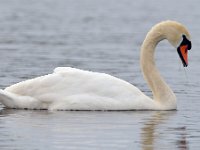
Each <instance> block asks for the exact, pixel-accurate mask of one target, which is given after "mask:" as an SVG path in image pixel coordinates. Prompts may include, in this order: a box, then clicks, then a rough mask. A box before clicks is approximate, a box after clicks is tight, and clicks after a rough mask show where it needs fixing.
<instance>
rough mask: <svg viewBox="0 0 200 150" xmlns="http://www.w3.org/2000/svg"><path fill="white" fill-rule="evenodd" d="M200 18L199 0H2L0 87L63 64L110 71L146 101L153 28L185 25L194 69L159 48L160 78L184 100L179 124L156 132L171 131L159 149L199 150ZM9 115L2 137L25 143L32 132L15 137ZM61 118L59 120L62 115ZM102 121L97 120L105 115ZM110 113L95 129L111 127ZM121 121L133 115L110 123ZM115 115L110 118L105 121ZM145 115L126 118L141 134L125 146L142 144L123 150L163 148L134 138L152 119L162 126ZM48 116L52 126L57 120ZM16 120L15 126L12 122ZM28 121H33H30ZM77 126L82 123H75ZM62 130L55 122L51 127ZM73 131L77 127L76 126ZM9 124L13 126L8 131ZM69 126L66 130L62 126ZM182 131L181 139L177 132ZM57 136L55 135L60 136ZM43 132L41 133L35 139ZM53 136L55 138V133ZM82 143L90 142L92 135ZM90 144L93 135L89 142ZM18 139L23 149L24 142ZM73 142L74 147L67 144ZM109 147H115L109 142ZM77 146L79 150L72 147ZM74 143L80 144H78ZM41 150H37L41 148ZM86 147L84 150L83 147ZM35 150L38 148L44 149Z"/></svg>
mask: <svg viewBox="0 0 200 150" xmlns="http://www.w3.org/2000/svg"><path fill="white" fill-rule="evenodd" d="M199 18H200V9H199V1H198V0H190V1H188V0H176V1H174V0H162V1H158V0H148V1H147V0H123V1H122V0H0V88H5V87H7V86H9V85H11V84H14V83H17V82H20V81H22V80H26V79H30V78H34V77H37V76H41V75H45V74H48V73H52V72H53V69H54V68H55V67H58V66H60V67H61V66H66V67H67V66H69V67H76V68H80V69H86V70H91V71H97V72H105V73H108V74H111V75H113V76H116V77H119V78H122V79H124V80H126V81H128V82H130V83H132V84H134V85H136V86H137V87H139V88H140V89H141V90H142V91H144V92H145V93H146V94H147V95H150V96H151V92H150V91H149V89H148V87H147V85H146V83H145V81H144V80H143V78H142V74H141V72H140V66H139V54H140V46H141V44H142V42H143V40H144V38H145V35H146V33H147V32H148V31H149V29H150V28H151V27H152V26H153V25H155V24H156V23H158V22H160V21H164V20H175V21H178V22H181V23H182V24H184V25H185V26H186V27H187V28H188V30H189V31H190V34H191V37H192V39H191V40H192V44H193V45H192V50H191V51H189V67H188V68H183V67H182V64H181V62H180V60H179V57H178V54H177V52H176V49H175V48H173V47H172V46H171V45H170V44H169V43H168V42H167V41H163V42H161V43H160V44H159V45H158V47H157V53H156V60H157V66H158V68H159V69H160V70H161V74H162V75H163V76H164V77H165V78H166V81H167V82H168V83H169V84H170V86H171V87H172V89H173V90H174V91H175V93H176V95H177V97H178V110H179V111H178V112H176V113H175V115H173V116H174V118H173V119H172V120H168V124H167V123H166V125H165V128H164V129H163V127H162V128H159V127H158V128H157V130H159V131H163V132H164V133H163V134H165V135H168V133H169V135H168V137H167V140H166V138H159V139H160V141H161V142H160V145H159V142H158V143H157V146H158V147H157V149H160V148H162V149H163V148H166V149H168V147H167V146H168V145H170V144H171V143H173V141H176V142H174V143H173V144H174V145H178V144H183V145H182V146H175V147H174V149H181V148H182V149H189V147H190V148H191V149H195V148H198V147H199V146H200V145H199V144H198V142H195V141H199V140H200V134H199V133H200V130H199V127H198V126H199V125H200V124H199V119H200V116H199V115H198V114H199V105H200V103H199V93H200V90H199V89H200V86H199V84H200V78H199V76H200V71H199V54H200V51H199V49H200V48H199V47H200V41H199V34H200V30H199V28H200V20H199ZM1 107H2V106H1ZM1 109H2V108H1ZM2 110H3V109H2ZM4 111H5V110H4ZM21 113H22V114H23V115H22V114H21ZM27 113H28V114H29V113H30V112H29V111H27V112H26V111H22V112H20V113H19V111H17V112H16V111H14V112H13V111H12V113H11V114H15V115H16V116H17V117H19V116H23V117H22V118H23V119H24V117H25V118H26V115H27ZM32 113H36V114H37V115H35V116H38V115H39V114H40V113H38V112H31V114H32ZM63 113H64V112H63ZM65 113H66V112H65ZM65 113H64V114H65ZM152 113H153V118H155V116H158V115H155V114H154V112H151V113H149V115H152ZM9 114H10V112H2V116H3V118H1V119H5V118H4V117H5V116H6V119H7V121H6V123H5V121H4V123H5V124H1V122H0V124H1V125H0V126H2V127H3V128H2V131H1V129H0V131H1V133H2V132H4V133H5V135H7V136H6V137H9V138H10V136H11V137H12V135H13V133H14V134H15V135H17V136H16V137H18V136H19V137H24V135H25V134H27V133H25V132H22V133H18V132H17V133H16V132H15V131H14V130H11V131H12V132H9V130H10V129H16V128H13V125H14V124H17V121H16V120H15V119H14V120H15V121H13V120H12V119H13V118H12V117H13V116H12V115H11V116H12V117H11V118H10V117H9V116H10V115H9ZM19 114H20V115H19ZM45 114H46V113H45ZM69 114H71V115H72V116H73V115H74V114H73V113H69ZM15 115H14V116H15ZM29 115H30V114H29ZM43 115H44V114H43ZM54 115H55V116H56V117H58V116H59V117H60V113H58V114H57V115H56V114H54ZM76 115H77V113H76ZM79 115H81V114H79ZM79 115H78V116H79ZM84 115H86V116H87V115H89V116H91V114H87V113H84ZM96 115H97V116H98V115H99V113H97V114H96ZM104 115H105V114H104ZM104 115H103V117H102V116H101V113H100V116H101V117H100V119H99V120H98V119H97V120H95V119H94V118H95V117H94V118H93V116H92V118H93V119H94V120H93V121H94V122H93V124H94V125H95V123H97V124H98V123H99V122H101V121H102V122H104V121H105V118H104ZM121 115H122V117H125V116H126V114H120V113H119V114H118V113H112V115H111V114H109V115H108V116H112V117H110V118H114V119H116V118H115V117H116V116H121ZM138 115H139V116H140V117H139V118H140V119H141V120H140V119H135V120H136V122H134V119H133V122H131V123H130V122H129V120H130V119H131V118H132V117H133V118H134V117H136V116H138ZM154 115H155V116H154ZM16 116H15V117H16ZM55 116H54V117H55ZM108 116H107V115H105V117H106V118H107V117H108ZM113 116H114V117H113ZM15 117H14V118H15ZM129 117H130V118H129ZM146 117H148V115H147V114H146V113H142V114H141V113H131V114H129V113H128V114H127V116H126V117H125V118H126V119H127V120H126V119H124V124H126V123H127V122H126V121H128V123H129V125H130V126H128V127H129V128H127V130H126V131H127V133H129V131H132V132H134V131H135V132H136V133H135V134H134V135H131V136H132V137H131V138H130V136H128V137H129V138H127V140H126V137H124V138H125V141H126V142H125V145H126V144H127V143H129V142H130V143H131V142H133V143H135V144H136V145H137V146H135V147H134V146H133V145H134V144H133V143H132V144H130V143H129V146H128V147H126V146H124V147H126V148H127V149H131V148H133V147H134V148H138V149H154V148H156V147H153V146H152V145H154V144H153V140H152V135H153V134H150V135H149V133H148V136H147V137H149V136H150V137H151V141H152V142H150V143H149V145H150V146H149V148H148V147H144V146H145V145H146V142H145V140H147V141H148V139H146V138H145V136H144V138H145V139H144V138H141V139H140V136H138V137H135V135H137V134H139V133H140V129H141V128H142V126H143V125H144V126H145V124H146V123H144V122H146V121H147V120H150V122H151V124H152V125H154V124H157V123H158V122H160V121H156V122H154V123H152V121H151V120H152V119H147V118H146ZM149 117H150V116H149ZM168 117H169V116H168ZM168 117H167V118H168ZM19 118H20V117H19ZM41 118H43V117H41ZM41 118H39V119H38V123H41V124H43V125H44V126H45V125H48V123H47V122H43V121H42V119H41ZM47 118H48V119H50V120H51V116H48V117H47ZM72 118H73V117H72ZM85 118H86V120H84V121H85V122H87V117H85ZM88 118H90V117H88ZM97 118H98V117H97ZM108 118H109V117H108ZM108 118H107V119H108ZM110 118H109V119H110ZM136 118H137V117H136ZM150 118H151V117H150ZM157 118H158V117H157ZM26 119H28V118H26ZM109 119H108V120H109ZM143 119H144V120H143ZM11 120H12V121H11ZM60 120H64V118H62V117H61V118H60ZM60 120H58V122H55V124H57V123H58V124H59V123H60V122H59V121H60ZM111 120H112V119H111ZM0 121H2V120H0ZM9 121H11V122H10V123H9ZM26 121H27V122H29V121H30V122H31V118H29V119H28V120H26ZM115 121H116V120H112V122H115ZM36 122H37V121H36ZM32 123H33V122H32ZM46 123H47V124H46ZM62 123H63V122H62ZM65 123H66V122H64V123H63V124H64V125H66V124H65ZM74 123H77V122H76V121H75V122H74ZM109 123H110V122H109ZM117 123H119V126H120V121H119V120H118V119H117V121H116V122H115V124H117ZM179 123H180V124H181V125H180V126H179V125H177V124H179ZM188 123H191V124H188ZM33 124H34V123H33ZM55 124H52V128H53V126H54V125H55ZM105 124H106V122H105ZM105 124H102V126H103V127H105V126H104V125H105ZM26 125H27V124H26ZM29 125H30V124H28V125H27V126H25V128H29ZM31 125H32V124H31ZM72 125H74V124H73V121H72ZM76 125H77V124H76ZM132 125H133V126H132ZM147 125H148V123H147ZM7 126H8V127H9V128H6V127H7ZM20 126H21V124H20ZM45 127H46V126H45ZM67 127H69V128H70V127H71V126H70V125H69V126H67ZM120 127H121V126H120ZM123 127H124V126H123ZM132 127H133V128H132ZM156 127H157V126H156ZM63 128H65V127H64V126H63ZM77 128H78V129H79V130H82V129H83V130H85V126H84V128H82V126H78V127H77ZM99 128H100V127H99ZM104 129H105V130H106V129H107V128H103V129H102V131H104ZM115 129H116V130H112V131H113V132H114V134H112V133H113V132H112V131H111V132H110V135H111V137H113V135H115V133H118V132H117V131H118V129H117V128H115ZM142 129H145V130H144V132H143V131H142V132H141V133H142V135H143V134H144V135H145V131H146V129H148V131H151V130H153V131H154V126H153V127H151V126H150V127H147V128H146V127H144V128H142ZM165 129H167V130H165ZM32 130H34V129H32ZM32 130H31V131H30V132H28V134H30V135H34V137H35V138H36V139H37V138H38V139H39V137H40V134H39V133H40V132H41V131H42V129H40V128H39V129H38V130H36V131H34V134H32V133H33V132H32ZM175 130H176V133H174V132H171V131H175ZM22 131H23V130H22ZM56 131H57V130H56ZM56 131H55V133H54V134H58V132H56ZM92 131H93V130H92ZM95 131H96V130H95V128H94V133H93V132H91V134H94V135H95V134H96V133H95ZM165 131H166V132H165ZM182 131H183V133H182ZM37 132H38V135H37V134H36V135H35V133H37ZM44 132H45V131H44ZM46 132H48V130H47V131H46ZM177 132H178V133H179V132H181V134H180V135H179V136H177V135H178V134H177ZM80 133H81V132H80ZM99 134H100V133H99ZM122 134H123V133H121V132H120V133H119V136H120V135H122ZM47 135H48V134H47ZM117 135H118V134H117ZM66 136H67V135H66ZM74 136H75V137H74V139H76V135H74ZM77 136H78V135H77ZM104 136H105V135H104V132H102V134H101V136H100V137H101V138H103V137H104ZM108 137H109V135H108ZM142 137H143V136H142ZM179 137H181V138H179ZM4 138H5V137H3V136H2V137H1V135H0V143H1V139H4ZM64 138H65V137H64ZM68 138H70V137H68ZM82 138H85V136H83V137H82ZM86 138H88V137H87V136H86ZM101 138H100V139H101ZM11 139H12V138H11ZM22 139H23V138H22ZM130 139H132V140H130ZM186 139H187V140H186ZM12 140H13V141H15V142H16V143H17V138H14V139H12ZM12 140H11V141H12ZM55 140H56V139H55ZM81 140H82V139H81V138H80V137H79V142H81ZM107 140H108V139H107ZM110 140H111V141H110V142H111V143H112V142H113V143H114V144H116V147H115V146H114V148H113V147H112V146H111V147H109V146H105V147H104V148H110V149H112V148H113V149H120V148H124V147H123V143H121V144H122V147H120V146H119V145H118V146H117V143H118V142H119V141H120V139H115V138H114V139H113V138H110ZM141 140H143V142H138V141H141ZM22 141H23V140H22ZM28 141H29V140H28ZM30 141H31V139H30ZM30 141H29V142H30ZM91 141H92V139H91ZM102 141H103V139H101V142H98V138H97V139H95V141H92V142H94V143H96V145H95V144H94V143H93V144H94V145H95V146H94V147H95V148H98V146H99V145H100V144H102V143H103V142H102ZM166 141H167V144H166V145H165V144H164V145H165V146H166V147H165V146H164V145H163V143H165V142H166ZM37 142H38V141H36V143H37ZM16 143H15V144H16ZM49 143H51V141H48V140H47V142H46V145H48V144H49ZM58 143H59V142H58ZM138 143H140V144H141V145H143V146H141V145H140V144H138ZM147 143H148V142H147ZM18 144H19V143H18ZM29 144H31V142H30V143H29ZM66 144H69V143H67V142H66ZM107 144H108V145H109V143H107ZM173 144H172V145H173ZM184 144H185V145H186V146H185V145H184ZM187 144H188V145H187ZM0 145H1V144H0ZM9 145H10V143H9V140H8V143H7V146H4V149H9V148H10V149H12V147H9ZM19 145H20V144H19ZM22 145H23V144H22ZM41 145H42V146H44V147H45V143H41ZM41 145H40V146H41ZM64 145H65V144H64ZM71 145H73V143H72V144H71ZM74 145H77V146H78V144H77V143H76V142H75V143H74ZM86 145H87V144H86ZM88 145H90V144H88ZM88 145H87V146H88ZM1 146H2V145H1ZM40 146H39V147H38V149H40ZM87 146H86V147H84V146H82V148H83V149H84V148H86V149H87V148H88V147H87ZM159 146H161V147H159ZM162 146H164V147H162ZM94 147H93V148H94ZM23 148H24V149H26V148H27V147H23V146H22V147H20V146H19V149H23ZM29 148H30V147H29ZM33 148H34V147H33ZM75 148H77V147H75ZM79 148H81V146H80V147H79ZM35 149H37V146H36V148H35Z"/></svg>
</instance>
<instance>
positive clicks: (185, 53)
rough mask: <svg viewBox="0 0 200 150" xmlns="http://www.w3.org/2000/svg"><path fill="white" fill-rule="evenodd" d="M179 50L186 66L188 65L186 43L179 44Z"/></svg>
mask: <svg viewBox="0 0 200 150" xmlns="http://www.w3.org/2000/svg"><path fill="white" fill-rule="evenodd" d="M180 52H181V55H182V57H183V59H184V61H185V64H186V66H187V65H188V46H187V45H182V46H180Z"/></svg>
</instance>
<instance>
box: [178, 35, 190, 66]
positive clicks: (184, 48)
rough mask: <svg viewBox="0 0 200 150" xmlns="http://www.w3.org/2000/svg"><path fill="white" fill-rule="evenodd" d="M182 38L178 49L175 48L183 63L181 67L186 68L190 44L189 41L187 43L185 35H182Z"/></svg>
mask: <svg viewBox="0 0 200 150" xmlns="http://www.w3.org/2000/svg"><path fill="white" fill-rule="evenodd" d="M182 37H183V40H182V42H181V43H180V45H179V47H178V48H177V51H178V54H179V56H180V59H181V61H182V63H183V66H184V67H187V66H188V50H190V49H191V48H192V44H191V41H189V40H188V39H187V37H186V36H185V35H183V36H182Z"/></svg>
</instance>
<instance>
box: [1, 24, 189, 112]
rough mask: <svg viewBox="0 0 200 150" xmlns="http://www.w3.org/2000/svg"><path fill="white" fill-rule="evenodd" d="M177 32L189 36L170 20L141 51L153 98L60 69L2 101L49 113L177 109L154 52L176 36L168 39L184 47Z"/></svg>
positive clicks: (10, 90)
mask: <svg viewBox="0 0 200 150" xmlns="http://www.w3.org/2000/svg"><path fill="white" fill-rule="evenodd" d="M170 28H171V29H172V30H174V31H172V30H171V29H170ZM179 30H180V31H179ZM168 32H169V33H168ZM174 32H178V33H179V32H180V34H184V35H186V36H187V37H189V34H188V32H187V30H186V29H185V28H184V27H183V26H182V25H181V24H179V23H177V22H173V21H166V22H162V23H160V24H158V25H156V26H155V27H153V28H152V29H151V31H150V32H149V33H148V35H147V37H146V39H145V41H144V43H143V45H142V48H141V67H142V71H143V74H144V78H145V79H146V80H147V83H148V84H149V86H150V88H151V90H152V92H153V96H154V98H153V99H152V98H150V97H148V96H146V95H145V94H143V93H142V92H141V91H140V90H139V89H138V88H137V87H135V86H133V85H131V84H129V83H128V82H126V81H123V80H121V79H118V78H115V77H113V76H110V75H107V74H104V73H96V72H90V71H83V70H79V69H74V68H70V67H60V68H56V69H55V70H54V73H52V74H49V75H46V76H41V77H38V78H35V79H31V80H27V81H23V82H20V83H17V84H14V85H12V86H10V87H7V88H6V89H4V90H0V102H1V103H2V104H3V105H5V107H7V108H27V109H48V110H174V109H176V96H175V94H174V93H173V91H172V90H171V89H170V88H169V86H168V85H167V84H166V83H165V82H164V80H163V79H162V77H161V76H160V75H159V72H158V71H157V69H156V67H155V64H154V50H155V47H156V45H157V43H158V42H159V41H161V40H163V39H166V38H167V39H168V38H171V37H168V36H171V34H173V35H172V36H173V38H175V39H174V40H172V39H168V40H169V41H170V42H171V43H172V44H174V46H176V45H177V44H180V37H178V36H179V34H178V33H174ZM176 36H177V37H176ZM178 38H179V39H178Z"/></svg>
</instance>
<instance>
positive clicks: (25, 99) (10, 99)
mask: <svg viewBox="0 0 200 150" xmlns="http://www.w3.org/2000/svg"><path fill="white" fill-rule="evenodd" d="M0 103H2V104H3V105H4V106H5V107H7V108H31V109H33V108H34V107H35V106H36V105H38V101H37V100H36V99H34V98H32V97H29V96H21V95H17V94H14V93H11V92H8V91H5V90H1V89H0Z"/></svg>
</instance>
